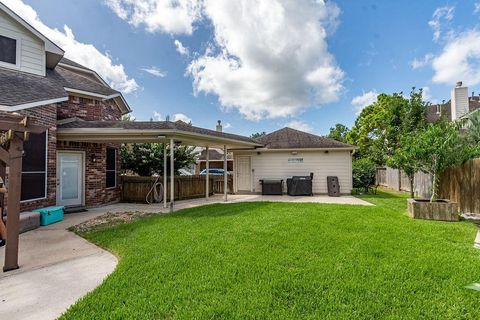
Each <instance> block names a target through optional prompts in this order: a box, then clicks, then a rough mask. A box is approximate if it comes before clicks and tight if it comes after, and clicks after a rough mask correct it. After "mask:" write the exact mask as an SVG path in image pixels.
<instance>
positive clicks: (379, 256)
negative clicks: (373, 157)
mask: <svg viewBox="0 0 480 320" xmlns="http://www.w3.org/2000/svg"><path fill="white" fill-rule="evenodd" d="M363 198H364V199H365V200H367V201H371V202H373V203H375V204H376V205H377V206H376V207H363V206H348V205H318V204H288V203H242V204H229V205H209V206H204V207H199V208H193V209H187V210H183V211H179V212H177V213H175V214H172V215H166V216H156V217H150V218H145V219H142V220H139V221H136V222H133V223H130V224H123V225H119V226H116V227H113V228H110V229H103V230H95V231H91V232H88V233H86V234H84V236H85V238H87V239H88V240H90V241H92V242H94V243H96V244H98V245H100V246H102V247H105V248H107V249H108V250H110V251H112V252H114V253H115V254H117V255H118V256H119V257H120V262H119V265H118V267H117V269H116V271H115V272H114V273H113V274H112V275H111V276H109V277H108V279H106V281H105V282H104V283H103V284H102V285H101V286H100V287H98V288H97V289H96V290H95V291H93V292H92V293H90V294H88V295H87V296H86V297H85V298H83V299H81V300H80V301H79V302H77V303H76V304H75V305H74V306H72V307H71V308H70V309H69V310H68V312H67V313H66V314H65V315H64V316H63V318H64V319H192V318H196V319H313V318H317V319H341V318H343V319H356V318H359V319H360V318H362V319H364V318H369V319H377V318H390V319H397V318H403V319H413V318H435V319H438V318H450V319H461V318H463V319H466V318H469V319H480V304H479V302H480V292H477V291H473V290H468V289H465V288H464V286H465V285H468V284H470V283H472V282H480V253H479V251H476V250H475V249H473V247H472V245H473V239H474V237H475V227H474V226H473V225H471V224H468V223H464V222H461V223H446V222H433V221H420V220H412V219H410V218H408V217H407V216H406V213H405V208H406V201H405V198H404V197H403V196H400V195H396V194H387V193H380V194H379V195H377V196H364V197H363Z"/></svg>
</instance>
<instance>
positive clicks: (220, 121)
mask: <svg viewBox="0 0 480 320" xmlns="http://www.w3.org/2000/svg"><path fill="white" fill-rule="evenodd" d="M222 131H223V128H222V120H218V121H217V132H222Z"/></svg>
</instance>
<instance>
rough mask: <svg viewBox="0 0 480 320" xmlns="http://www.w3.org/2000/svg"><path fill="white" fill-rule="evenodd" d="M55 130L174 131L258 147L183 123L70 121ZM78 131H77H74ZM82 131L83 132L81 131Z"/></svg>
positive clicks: (245, 139)
mask: <svg viewBox="0 0 480 320" xmlns="http://www.w3.org/2000/svg"><path fill="white" fill-rule="evenodd" d="M57 128H58V129H59V130H62V129H63V130H65V129H66V130H68V129H71V131H78V132H84V133H88V131H89V130H88V129H91V130H90V131H92V133H93V132H96V133H98V132H101V133H104V132H106V130H108V129H111V131H118V132H122V131H124V132H125V131H126V130H128V131H130V132H131V131H141V132H145V133H147V132H148V131H152V132H154V131H159V132H161V131H166V132H169V131H176V132H182V131H183V132H188V133H193V134H199V135H207V136H214V137H219V138H225V139H231V140H237V141H242V142H246V143H249V144H252V145H259V144H258V141H256V140H254V139H252V138H249V137H244V136H241V135H237V134H231V133H224V132H219V131H215V130H210V129H205V128H200V127H194V126H192V125H189V124H186V123H185V122H183V121H177V122H171V121H83V120H79V119H72V121H67V120H63V121H62V122H61V123H59V124H58V126H57ZM74 129H78V130H74ZM82 129H83V130H82ZM115 129H116V130H115Z"/></svg>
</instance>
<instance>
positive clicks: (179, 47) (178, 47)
mask: <svg viewBox="0 0 480 320" xmlns="http://www.w3.org/2000/svg"><path fill="white" fill-rule="evenodd" d="M174 43H175V48H176V50H177V52H178V53H180V54H181V55H182V56H188V55H189V54H190V52H189V50H188V48H186V47H184V46H183V43H181V42H180V41H179V40H177V39H175V41H174Z"/></svg>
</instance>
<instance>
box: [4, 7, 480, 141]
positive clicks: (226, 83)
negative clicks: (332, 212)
mask: <svg viewBox="0 0 480 320" xmlns="http://www.w3.org/2000/svg"><path fill="white" fill-rule="evenodd" d="M4 1H5V4H7V6H10V7H11V8H12V9H14V10H15V11H17V12H19V13H20V14H21V15H24V18H25V19H26V20H29V19H30V21H29V22H31V23H32V24H33V25H34V26H36V27H38V28H40V29H41V30H40V31H42V32H44V33H46V35H47V36H51V37H52V38H53V39H52V40H53V41H56V42H57V43H59V44H60V45H61V46H62V47H64V49H65V50H66V51H67V56H68V57H71V58H73V59H74V60H77V61H78V60H80V61H78V62H80V63H83V64H85V65H87V66H90V67H96V68H97V69H99V68H100V70H99V73H100V74H101V75H102V76H104V77H105V78H106V79H107V81H109V82H110V83H112V84H113V85H114V86H115V87H116V88H120V89H122V90H123V91H124V93H125V97H126V98H127V100H128V102H129V104H130V105H131V107H132V108H133V109H134V113H133V115H134V116H135V117H136V118H137V119H142V120H143V119H145V120H148V119H150V118H151V117H153V118H158V119H161V118H163V117H165V115H167V114H168V115H171V117H174V115H175V114H182V115H177V117H178V118H180V119H182V118H185V116H186V117H187V118H189V119H191V120H192V123H193V124H194V125H197V126H202V127H208V128H214V126H215V122H216V120H218V119H221V120H222V122H223V123H224V124H227V123H228V124H229V125H227V126H228V128H226V131H228V132H233V133H239V134H244V135H250V134H251V133H253V132H257V131H267V132H269V131H273V130H276V129H279V128H281V127H283V126H285V125H287V124H289V125H291V126H294V127H297V128H303V129H305V130H309V131H312V132H314V133H317V134H326V133H327V132H328V129H329V128H330V127H331V126H333V125H334V124H335V123H344V124H346V125H348V126H351V125H352V124H353V122H354V121H355V118H356V113H357V112H358V110H359V108H361V106H362V105H363V104H365V103H368V102H371V101H372V99H374V98H375V93H381V92H387V93H391V92H398V91H403V92H407V93H408V92H409V91H410V88H411V87H412V86H416V87H428V89H427V93H428V98H429V99H430V100H432V101H434V102H435V101H441V100H442V99H446V100H448V99H449V95H450V90H451V88H452V87H453V85H454V83H455V81H457V80H463V81H464V82H465V83H466V84H467V85H468V86H469V87H470V91H474V90H475V89H476V87H478V84H479V83H480V76H479V74H480V67H479V59H480V44H479V43H480V38H479V36H480V33H479V32H478V30H477V28H478V24H479V22H480V20H479V19H480V13H479V12H478V11H479V9H480V5H477V4H476V2H478V1H474V0H471V1H468V0H467V1H463V0H462V1H457V2H449V1H445V2H443V1H426V0H422V1H410V0H409V1H349V0H337V1H329V2H328V3H327V4H326V5H325V4H322V3H320V4H318V3H315V2H312V1H309V0H305V1H298V2H296V4H297V5H296V6H295V10H297V7H298V11H295V12H294V13H292V10H291V9H288V8H289V7H288V6H289V5H291V3H290V4H289V2H291V1H289V0H285V1H280V0H278V1H277V0H268V1H267V0H265V1H262V2H263V3H264V4H266V5H268V6H270V7H267V8H263V9H262V8H259V9H258V12H254V11H255V10H247V11H246V12H242V20H241V21H240V22H239V23H237V22H235V21H233V22H232V20H235V19H232V17H234V18H235V17H237V16H238V15H239V13H238V12H235V10H238V7H235V6H233V5H232V6H229V4H225V5H212V4H210V2H211V1H208V0H205V1H204V2H203V1H202V0H195V1H193V0H192V1H191V2H189V1H188V0H182V1H179V2H180V3H181V6H183V5H185V10H186V12H187V14H186V16H185V17H183V16H182V14H184V13H185V12H183V11H182V10H179V9H182V8H176V10H177V11H172V10H170V11H169V10H164V11H162V10H161V9H162V8H163V7H162V6H166V9H172V8H170V7H168V6H169V4H168V1H163V0H158V1H156V0H140V1H137V2H136V3H137V4H138V3H143V4H145V6H147V7H149V8H156V9H158V12H160V14H153V13H152V14H151V13H149V12H148V10H147V12H142V13H141V14H137V15H136V16H135V15H134V12H135V11H134V10H136V9H137V10H138V8H136V7H135V6H136V4H135V1H131V0H105V1H98V0H82V1H68V0H24V1H23V2H22V1H20V0H4ZM238 2H242V4H243V5H244V8H247V9H249V8H248V6H252V8H256V7H255V1H249V0H238ZM202 5H203V6H204V7H201V8H198V7H195V6H202ZM28 6H30V7H31V8H32V9H33V11H34V12H31V10H30V11H28V10H27V9H28ZM302 6H304V7H303V8H302ZM192 7H193V8H192ZM285 8H286V9H287V10H284V11H282V9H285ZM264 9H265V10H267V11H265V12H267V13H268V14H266V15H264V14H263V11H262V10H264ZM270 9H271V11H272V12H277V11H275V10H277V9H278V12H279V13H282V14H283V15H284V16H285V17H284V18H285V20H281V23H283V24H284V25H283V26H279V25H278V23H277V22H278V21H276V18H277V17H278V16H277V15H275V14H272V15H270ZM302 10H304V11H302ZM316 10H318V12H315V11H316ZM230 11H231V12H230ZM226 12H229V13H228V14H227V13H226ZM250 12H252V13H251V14H250ZM35 13H36V15H35ZM258 13H261V14H258ZM294 14H296V16H295V15H294ZM302 14H305V18H304V20H305V21H306V22H309V21H310V22H312V21H313V22H315V23H318V25H314V26H313V29H312V30H313V31H312V33H311V34H310V33H309V32H305V30H306V29H305V28H310V27H311V25H308V24H307V23H306V22H305V21H302V18H303V16H302V17H300V15H302ZM288 15H290V16H288ZM177 17H183V18H182V19H177ZM259 17H261V20H262V21H260V22H259ZM282 17H283V16H282ZM332 17H336V18H332ZM265 21H266V22H265ZM242 23H243V24H244V25H243V24H242ZM257 23H260V24H257ZM65 25H67V26H68V28H69V29H70V30H71V34H72V35H74V40H73V38H72V36H71V35H70V36H69V35H68V33H67V32H66V31H65V28H64V26H65ZM252 25H254V26H255V27H253V28H252V29H248V28H250V27H251V26H252ZM244 26H245V27H244ZM282 27H283V28H285V29H284V30H285V31H284V32H277V31H278V30H280V31H282V30H281V28H282ZM189 28H191V29H189ZM255 28H259V29H262V30H258V33H257V32H253V30H255ZM270 28H271V29H270ZM278 28H280V29H278ZM55 29H58V30H55ZM264 29H265V30H266V31H265V32H263V30H264ZM270 30H274V31H272V32H271V33H270ZM308 30H310V29H308ZM322 32H325V33H326V37H322ZM67 38H69V40H68V39H67ZM176 40H177V41H179V42H181V43H182V45H183V46H184V47H185V48H188V51H189V54H188V55H186V54H181V53H179V51H178V50H177V47H176V45H175V41H176ZM475 40H477V41H475ZM260 42H262V43H263V42H265V43H267V44H266V45H265V46H263V45H262V46H259V45H258V43H260ZM472 42H473V44H472ZM177 43H178V42H177ZM277 43H278V45H277ZM87 44H88V45H90V44H91V45H93V47H94V48H93V47H89V49H88V50H92V51H91V52H92V54H81V53H79V52H81V51H83V49H82V48H85V47H82V46H84V45H87ZM282 46H284V48H285V49H283V50H281V51H280V52H276V51H275V50H276V49H277V48H279V47H282ZM65 47H66V48H65ZM297 47H302V48H306V49H305V50H304V51H301V52H300V53H299V52H297ZM282 48H283V47H282ZM88 52H90V51H88ZM222 52H223V53H224V54H223V55H222ZM225 52H227V53H226V54H225ZM270 53H271V54H272V56H269V55H270ZM282 56H284V57H285V59H283V60H282V59H281V57H282ZM105 57H106V59H105ZM297 58H298V61H297V60H295V61H296V62H292V63H290V62H289V59H297ZM291 61H293V60H291ZM225 63H227V64H229V65H230V67H225ZM236 63H238V65H239V66H240V68H239V70H237V72H232V73H231V72H230V71H229V70H230V69H229V68H234V69H235V68H236V67H235V66H236V65H235V64H236ZM232 64H233V67H232ZM119 66H123V68H119ZM189 66H196V67H198V68H197V69H193V71H192V69H190V71H188V68H189ZM237 67H238V66H237ZM145 70H150V73H149V72H147V71H145ZM259 70H260V71H259ZM315 70H318V72H317V73H316V72H314V71H315ZM325 75H327V76H325ZM230 77H232V78H230ZM305 79H308V80H305ZM332 79H333V80H332ZM230 80H231V81H230ZM195 89H196V90H195ZM195 91H196V93H195ZM306 92H307V93H306ZM264 93H265V94H264ZM352 102H353V103H352ZM160 115H161V116H160Z"/></svg>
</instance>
